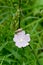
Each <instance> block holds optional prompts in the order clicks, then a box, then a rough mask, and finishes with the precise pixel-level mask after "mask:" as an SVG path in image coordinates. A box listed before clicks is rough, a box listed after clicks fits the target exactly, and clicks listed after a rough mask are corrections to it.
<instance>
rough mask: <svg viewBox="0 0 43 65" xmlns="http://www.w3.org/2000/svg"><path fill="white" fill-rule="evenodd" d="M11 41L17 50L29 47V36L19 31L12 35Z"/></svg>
mask: <svg viewBox="0 0 43 65" xmlns="http://www.w3.org/2000/svg"><path fill="white" fill-rule="evenodd" d="M13 41H14V42H15V45H16V46H17V47H19V48H22V47H26V46H28V45H29V43H28V42H30V35H29V34H25V31H20V32H18V33H17V34H15V35H14V38H13Z"/></svg>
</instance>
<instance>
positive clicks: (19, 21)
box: [19, 0, 21, 28]
mask: <svg viewBox="0 0 43 65" xmlns="http://www.w3.org/2000/svg"><path fill="white" fill-rule="evenodd" d="M20 9H21V0H19V28H20V21H21V10H20Z"/></svg>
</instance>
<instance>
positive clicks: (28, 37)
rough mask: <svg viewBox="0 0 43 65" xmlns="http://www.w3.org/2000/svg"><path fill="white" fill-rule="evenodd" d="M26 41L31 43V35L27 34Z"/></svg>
mask: <svg viewBox="0 0 43 65" xmlns="http://www.w3.org/2000/svg"><path fill="white" fill-rule="evenodd" d="M25 39H26V41H27V42H29V41H30V35H29V34H26V35H25Z"/></svg>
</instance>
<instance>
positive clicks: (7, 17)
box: [0, 0, 43, 65]
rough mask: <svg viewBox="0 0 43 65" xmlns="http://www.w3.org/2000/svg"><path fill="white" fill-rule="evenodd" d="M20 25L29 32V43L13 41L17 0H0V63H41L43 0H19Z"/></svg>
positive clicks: (16, 17)
mask: <svg viewBox="0 0 43 65" xmlns="http://www.w3.org/2000/svg"><path fill="white" fill-rule="evenodd" d="M20 7H21V18H20V19H21V21H20V27H21V28H22V29H23V30H25V31H26V33H29V34H30V37H31V41H30V45H29V46H27V47H25V48H18V47H16V46H15V43H14V42H13V37H14V34H15V31H16V30H17V28H18V24H19V21H18V18H19V0H0V65H43V0H21V6H20Z"/></svg>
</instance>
